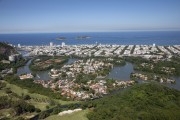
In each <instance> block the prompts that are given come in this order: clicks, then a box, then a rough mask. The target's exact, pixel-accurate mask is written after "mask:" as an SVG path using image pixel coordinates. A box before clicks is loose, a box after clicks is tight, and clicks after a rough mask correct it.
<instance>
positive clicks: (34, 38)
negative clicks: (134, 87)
mask: <svg viewBox="0 0 180 120" xmlns="http://www.w3.org/2000/svg"><path fill="white" fill-rule="evenodd" d="M78 36H90V37H91V38H89V39H82V40H77V39H76V37H78ZM58 37H65V38H66V40H56V38H58ZM0 41H1V42H2V41H5V42H9V43H11V44H14V45H17V44H21V45H49V43H50V42H53V43H54V44H58V45H60V44H61V43H62V42H65V43H66V44H68V45H72V44H73V45H77V44H95V43H96V42H97V43H101V44H123V45H131V44H132V45H137V44H146V45H150V44H151V45H152V44H153V43H156V44H157V45H180V31H163V32H162V31H156V32H155V31H154V32H150V31H146V32H83V33H36V34H32V33H31V34H0Z"/></svg>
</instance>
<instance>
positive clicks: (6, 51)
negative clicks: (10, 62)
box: [0, 42, 17, 60]
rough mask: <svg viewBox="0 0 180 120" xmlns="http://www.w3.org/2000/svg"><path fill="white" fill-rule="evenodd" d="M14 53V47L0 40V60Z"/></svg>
mask: <svg viewBox="0 0 180 120" xmlns="http://www.w3.org/2000/svg"><path fill="white" fill-rule="evenodd" d="M16 53H17V51H16V50H15V49H14V47H12V46H10V45H8V44H7V43H4V42H0V60H2V59H8V56H10V55H12V54H16Z"/></svg>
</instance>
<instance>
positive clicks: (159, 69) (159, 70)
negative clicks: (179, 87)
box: [125, 57, 180, 76]
mask: <svg viewBox="0 0 180 120" xmlns="http://www.w3.org/2000/svg"><path fill="white" fill-rule="evenodd" d="M125 59H126V60H127V61H129V62H131V63H133V64H135V68H134V69H135V70H138V71H143V72H149V73H156V74H161V75H166V76H172V75H175V76H179V75H180V62H179V61H180V58H179V57H173V58H172V59H171V60H170V61H167V60H164V61H157V62H154V61H152V60H147V59H144V58H141V57H126V58H125ZM142 63H146V64H148V65H149V66H146V67H143V66H141V64H142ZM150 65H152V66H153V67H150ZM163 68H168V69H170V71H169V72H168V71H166V70H163Z"/></svg>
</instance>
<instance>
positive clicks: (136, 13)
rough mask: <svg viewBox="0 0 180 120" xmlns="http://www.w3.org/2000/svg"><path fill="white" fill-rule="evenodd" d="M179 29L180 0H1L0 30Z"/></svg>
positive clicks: (10, 31)
mask: <svg viewBox="0 0 180 120" xmlns="http://www.w3.org/2000/svg"><path fill="white" fill-rule="evenodd" d="M132 30H138V31H139V30H140V31H143V30H180V0H0V33H36V32H101V31H102V32H108V31H110V32H113V31H132Z"/></svg>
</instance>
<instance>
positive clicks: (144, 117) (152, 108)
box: [84, 83, 180, 120]
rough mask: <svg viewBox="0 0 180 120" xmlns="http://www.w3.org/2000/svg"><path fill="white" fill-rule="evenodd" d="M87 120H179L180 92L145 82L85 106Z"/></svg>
mask: <svg viewBox="0 0 180 120" xmlns="http://www.w3.org/2000/svg"><path fill="white" fill-rule="evenodd" d="M84 106H88V107H89V108H91V109H92V110H91V112H89V113H88V115H87V117H88V119H89V120H179V119H180V114H179V113H180V92H179V91H177V90H175V89H170V88H168V87H165V86H163V85H160V84H158V83H145V84H140V85H135V86H133V87H132V88H129V89H127V90H124V91H123V92H119V93H117V94H114V95H111V96H106V97H104V98H102V99H98V100H95V101H92V102H88V103H86V104H84Z"/></svg>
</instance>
